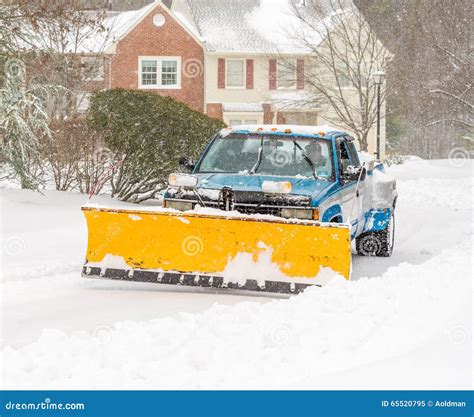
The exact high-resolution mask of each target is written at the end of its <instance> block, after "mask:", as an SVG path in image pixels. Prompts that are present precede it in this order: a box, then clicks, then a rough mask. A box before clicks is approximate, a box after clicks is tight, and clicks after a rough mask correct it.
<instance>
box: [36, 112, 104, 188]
mask: <svg viewBox="0 0 474 417" xmlns="http://www.w3.org/2000/svg"><path fill="white" fill-rule="evenodd" d="M104 149H105V148H104V142H103V138H102V136H101V134H100V133H99V132H97V131H95V130H93V129H91V128H90V127H89V125H88V124H87V122H86V121H85V120H83V119H71V120H68V121H57V122H54V123H52V124H51V138H50V140H47V141H46V143H45V144H44V146H43V149H42V158H43V160H44V161H45V165H46V166H47V169H48V171H50V172H51V176H52V178H53V180H54V185H55V187H56V189H57V190H61V191H66V190H73V189H77V190H79V191H80V192H81V193H89V192H90V191H91V190H92V188H94V187H95V192H96V193H97V192H99V191H100V189H101V188H102V185H103V182H104V181H103V180H105V179H106V178H104V176H106V171H107V170H108V169H109V165H110V163H111V161H110V160H108V159H107V158H104ZM100 178H102V181H100V180H99V179H100Z"/></svg>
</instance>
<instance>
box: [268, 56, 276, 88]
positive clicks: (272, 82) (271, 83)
mask: <svg viewBox="0 0 474 417" xmlns="http://www.w3.org/2000/svg"><path fill="white" fill-rule="evenodd" d="M276 84H277V62H276V59H270V60H269V61H268V88H269V89H270V90H275V89H276V86H277V85H276Z"/></svg>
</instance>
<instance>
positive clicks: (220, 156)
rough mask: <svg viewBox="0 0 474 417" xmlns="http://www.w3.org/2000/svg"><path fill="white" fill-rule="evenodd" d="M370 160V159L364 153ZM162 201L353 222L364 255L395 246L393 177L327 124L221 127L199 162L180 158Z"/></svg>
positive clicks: (173, 205) (178, 207)
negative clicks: (362, 156) (363, 157)
mask: <svg viewBox="0 0 474 417" xmlns="http://www.w3.org/2000/svg"><path fill="white" fill-rule="evenodd" d="M366 159H367V158H366ZM180 165H181V167H182V171H188V172H187V173H175V174H171V175H170V177H169V187H168V188H167V190H166V191H165V193H164V196H163V206H164V207H166V208H171V209H176V210H180V211H187V210H193V209H195V208H196V207H197V206H199V207H201V208H202V207H204V208H212V209H220V210H226V211H237V212H240V213H244V214H250V215H272V216H278V217H284V218H289V219H304V220H314V221H318V222H321V223H345V224H349V225H350V226H351V237H352V238H353V239H356V248H357V252H358V253H359V254H361V255H378V256H389V255H390V254H391V252H392V248H393V238H394V209H395V204H396V197H397V193H396V186H395V180H394V179H393V178H391V177H389V176H388V175H386V174H385V172H384V167H383V164H381V163H378V162H376V161H375V160H363V161H362V160H361V158H360V154H359V153H358V152H357V150H356V147H355V143H354V140H353V138H352V137H351V136H350V135H348V134H347V133H345V132H342V131H338V130H336V129H334V128H330V127H328V126H288V125H245V126H234V127H232V128H226V129H223V130H221V131H220V132H219V133H218V134H217V135H215V136H214V138H212V139H211V141H210V142H209V144H208V145H207V147H206V148H205V150H204V152H203V153H202V155H201V157H200V158H199V160H198V161H197V162H196V163H193V162H192V161H190V160H189V159H187V158H183V159H182V160H181V161H180Z"/></svg>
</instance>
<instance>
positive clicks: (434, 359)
mask: <svg viewBox="0 0 474 417" xmlns="http://www.w3.org/2000/svg"><path fill="white" fill-rule="evenodd" d="M412 164H414V165H413V167H415V168H417V167H418V166H419V165H420V164H421V162H414V163H412ZM417 164H418V165H417ZM407 165H408V164H407ZM408 169H409V165H408V167H404V168H402V167H396V168H395V169H393V172H391V173H392V174H394V175H396V176H397V177H399V200H403V201H405V203H404V204H410V205H414V206H416V205H420V204H426V205H427V206H432V207H433V208H434V213H436V212H437V211H438V210H439V211H442V210H446V208H447V207H449V208H450V209H451V210H453V213H456V212H457V210H461V209H464V210H466V209H468V210H472V200H471V195H472V194H471V193H472V183H471V181H470V179H468V178H450V179H445V178H441V179H440V178H438V179H436V178H431V179H429V178H420V179H418V180H416V179H414V178H410V176H408V175H407V171H408ZM423 172H426V170H423ZM434 172H436V170H434ZM404 177H406V178H404ZM466 204H467V205H468V207H466V206H465V205H466ZM413 215H414V216H419V218H420V221H422V220H423V216H426V215H427V214H426V213H423V212H420V213H417V210H416V209H414V210H413ZM428 215H431V214H428ZM409 217H412V216H409ZM452 222H456V218H452ZM397 227H398V228H400V229H401V228H403V225H401V224H398V226H397ZM454 229H456V228H454ZM442 230H444V229H443V228H442V227H440V233H439V248H440V250H439V252H438V253H436V254H434V256H432V257H430V258H428V259H427V260H426V261H418V260H417V261H416V262H414V263H408V262H401V263H399V264H398V265H396V266H387V268H386V269H385V271H384V272H383V273H382V274H381V275H380V276H377V277H372V278H364V277H362V278H360V279H358V280H357V281H351V282H347V281H345V280H344V279H343V278H341V277H339V276H336V275H334V278H333V279H332V281H331V282H330V283H329V284H328V285H326V286H325V287H323V288H311V289H309V290H307V291H305V292H304V293H303V294H301V295H298V296H294V297H291V298H289V299H279V300H273V301H271V302H266V303H261V302H258V299H257V300H256V301H246V302H241V303H238V304H235V305H222V304H215V305H214V306H212V307H211V308H209V309H207V310H205V311H203V312H200V313H197V314H189V313H179V314H174V315H173V316H169V317H162V318H157V319H153V320H147V321H136V320H134V321H121V322H118V323H115V324H111V325H107V326H102V327H97V328H96V329H95V331H93V332H90V331H82V330H78V331H74V332H64V331H59V330H51V329H50V330H44V331H43V334H42V335H41V337H40V338H39V339H38V340H37V341H36V342H34V343H31V344H28V345H26V346H22V347H17V348H12V347H8V346H7V347H6V348H4V349H3V352H2V353H3V355H2V356H3V366H4V369H3V382H4V387H5V388H9V389H14V388H23V389H28V388H33V389H40V388H41V389H47V388H54V389H79V388H82V389H94V388H104V389H114V388H121V389H232V388H237V389H256V388H259V389H271V388H276V389H281V388H287V389H298V388H299V389H318V388H319V389H321V388H323V389H324V388H326V389H337V388H352V389H364V388H379V389H384V388H399V389H409V388H414V387H417V388H425V389H430V388H436V387H441V386H442V387H444V388H449V387H446V386H444V385H443V382H445V381H447V380H449V381H452V380H459V386H457V387H454V386H453V387H452V388H459V387H462V388H468V387H467V386H466V384H467V383H468V382H466V368H469V369H470V367H471V361H470V358H471V356H470V348H471V340H470V337H471V336H470V335H471V318H470V314H471V299H472V224H470V223H467V224H459V228H457V229H456V230H459V232H458V235H456V236H457V238H456V239H454V238H452V239H451V240H450V241H455V242H456V244H455V245H453V246H451V247H447V248H445V249H444V250H442V248H443V246H444V242H445V241H446V236H443V232H442ZM446 230H449V231H450V233H454V232H452V230H453V227H450V228H448V229H446ZM415 232H416V231H415ZM427 236H428V237H429V238H430V239H431V240H432V236H433V233H429V234H427ZM431 244H433V242H431ZM395 250H397V249H395ZM404 250H407V249H406V245H405V249H404ZM414 250H416V251H417V253H419V252H420V250H421V251H422V250H423V247H417V248H416V249H414ZM359 262H361V263H362V262H364V260H359ZM367 262H368V261H367ZM25 291H28V289H27V287H25ZM104 296H106V294H104ZM181 296H182V297H186V296H187V295H186V293H183V294H182V295H181ZM221 297H224V299H219V296H216V301H217V302H219V303H225V296H221ZM123 308H124V309H127V308H130V309H132V308H133V307H131V306H127V305H126V303H125V304H124V305H123ZM157 308H158V307H157ZM52 311H53V312H54V310H52ZM52 314H54V313H52ZM31 320H34V317H31ZM449 357H451V362H449V364H450V365H449V366H447V367H446V369H442V368H439V367H438V368H436V369H437V370H436V371H431V365H432V366H433V367H436V365H437V364H438V363H444V362H442V361H443V360H445V359H446V358H449ZM440 361H441V362H440ZM450 367H451V368H450ZM410 369H413V372H414V374H413V375H414V376H415V373H416V374H418V373H420V372H424V373H425V374H424V375H425V378H424V379H423V378H419V377H417V378H415V379H416V381H418V382H413V383H412V377H411V375H410V374H407V373H406V372H407V371H408V372H410ZM415 369H416V370H415ZM423 369H425V370H424V371H423ZM469 369H468V370H467V375H468V376H469V375H470V371H469ZM374 375H376V376H377V378H379V379H376V378H375V379H374V378H373V376H374ZM459 375H461V377H462V378H464V379H463V380H462V381H461V379H459V378H458V376H459ZM418 376H419V375H418ZM461 377H460V378H461ZM420 381H421V382H420ZM420 383H423V384H424V385H423V386H419V384H420ZM417 384H418V385H417Z"/></svg>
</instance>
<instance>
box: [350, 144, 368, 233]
mask: <svg viewBox="0 0 474 417" xmlns="http://www.w3.org/2000/svg"><path fill="white" fill-rule="evenodd" d="M344 142H345V146H346V149H347V152H348V154H349V160H350V165H352V166H354V167H360V166H361V163H360V160H359V155H358V153H357V149H356V147H355V143H354V139H353V138H351V137H350V136H346V138H345V141H344ZM367 178H368V177H367V176H366V177H365V179H364V180H361V181H360V183H359V188H358V193H357V196H356V201H355V203H354V211H353V213H352V217H353V218H354V219H355V218H357V231H356V234H360V233H362V231H363V228H364V223H365V212H366V211H367V210H369V208H370V204H371V202H370V201H369V199H370V192H369V191H370V187H369V184H368V179H367Z"/></svg>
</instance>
